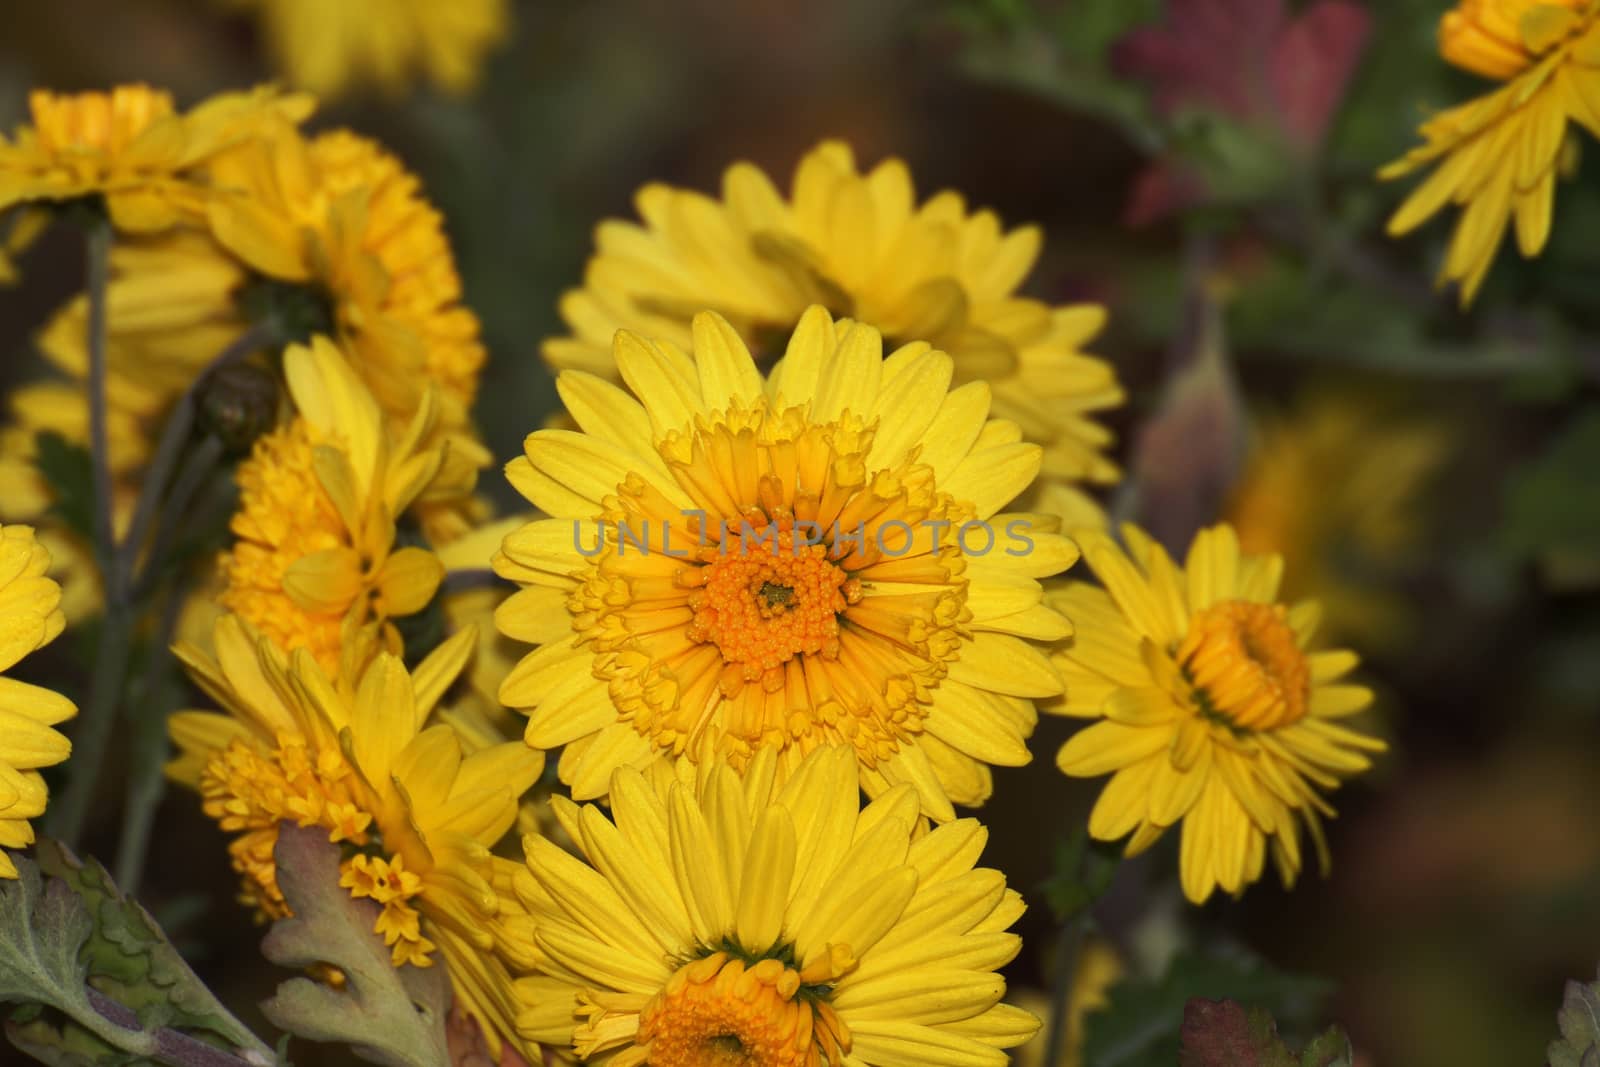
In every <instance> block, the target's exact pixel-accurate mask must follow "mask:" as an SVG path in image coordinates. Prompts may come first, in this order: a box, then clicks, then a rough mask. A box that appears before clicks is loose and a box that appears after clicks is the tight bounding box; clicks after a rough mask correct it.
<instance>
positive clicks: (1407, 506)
mask: <svg viewBox="0 0 1600 1067" xmlns="http://www.w3.org/2000/svg"><path fill="white" fill-rule="evenodd" d="M1373 404H1374V401H1373V398H1372V397H1370V396H1364V395H1361V394H1356V393H1344V392H1338V391H1334V392H1319V393H1315V394H1312V395H1310V396H1308V397H1307V398H1306V399H1305V400H1304V401H1303V402H1302V403H1300V404H1299V405H1298V406H1297V407H1296V408H1295V409H1294V410H1293V411H1291V412H1286V413H1284V414H1283V415H1282V416H1279V417H1275V418H1270V419H1265V420H1263V421H1262V422H1261V423H1260V424H1259V426H1258V427H1257V433H1256V435H1255V440H1254V441H1253V442H1252V444H1251V448H1250V454H1249V458H1248V460H1247V461H1246V464H1245V470H1244V476H1243V477H1242V478H1241V480H1240V482H1239V484H1238V485H1237V486H1236V487H1235V489H1234V492H1233V495H1232V498H1231V500H1230V501H1229V503H1228V506H1227V509H1226V518H1227V520H1228V521H1229V522H1230V523H1232V524H1233V527H1234V529H1235V530H1237V531H1238V534H1239V546H1240V548H1241V549H1242V550H1243V551H1245V552H1248V553H1250V554H1252V555H1268V554H1272V553H1276V554H1279V555H1282V556H1283V557H1284V558H1286V559H1292V560H1294V569H1293V570H1292V571H1289V572H1288V573H1286V574H1285V575H1284V584H1283V595H1284V597H1285V599H1288V600H1299V599H1302V598H1305V597H1312V598H1315V599H1316V600H1317V601H1318V602H1319V603H1320V604H1321V605H1322V608H1323V632H1324V633H1325V634H1327V635H1328V636H1329V637H1330V638H1337V639H1339V640H1341V641H1347V642H1349V643H1351V644H1353V645H1356V646H1357V647H1360V648H1364V649H1378V648H1381V647H1383V646H1384V645H1386V644H1389V643H1391V642H1394V641H1396V640H1401V639H1403V637H1404V635H1405V632H1406V630H1407V624H1408V620H1409V612H1408V610H1407V605H1406V602H1405V599H1404V597H1403V596H1402V595H1401V593H1400V592H1399V591H1398V590H1397V589H1396V588H1395V587H1394V585H1393V579H1394V578H1395V577H1396V574H1397V572H1398V571H1399V570H1400V569H1401V568H1402V567H1403V566H1404V565H1405V564H1406V562H1407V561H1408V559H1409V558H1410V557H1411V556H1412V555H1413V554H1414V553H1415V552H1416V551H1417V550H1418V549H1419V547H1420V542H1421V539H1422V527H1423V522H1424V517H1425V512H1424V510H1423V508H1422V506H1421V501H1420V500H1419V499H1418V498H1419V496H1420V494H1421V493H1422V492H1423V490H1424V489H1425V487H1426V485H1427V482H1428V480H1429V478H1430V477H1431V476H1432V475H1433V474H1434V473H1435V472H1436V471H1437V470H1438V469H1439V466H1440V464H1441V463H1443V461H1444V459H1445V455H1446V453H1447V448H1448V441H1447V438H1446V435H1445V433H1444V432H1443V431H1442V430H1441V429H1440V428H1439V427H1437V426H1433V425H1428V424H1423V423H1419V422H1417V421H1416V420H1414V419H1413V420H1409V421H1402V420H1400V419H1399V418H1396V417H1393V416H1386V415H1384V414H1383V413H1382V412H1381V411H1379V410H1375V408H1374V406H1373Z"/></svg>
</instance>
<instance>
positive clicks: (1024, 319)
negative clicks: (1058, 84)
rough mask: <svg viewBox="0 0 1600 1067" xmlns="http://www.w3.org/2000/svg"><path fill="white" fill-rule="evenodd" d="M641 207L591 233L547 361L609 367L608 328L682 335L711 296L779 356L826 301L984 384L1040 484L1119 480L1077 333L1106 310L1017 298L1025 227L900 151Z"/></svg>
mask: <svg viewBox="0 0 1600 1067" xmlns="http://www.w3.org/2000/svg"><path fill="white" fill-rule="evenodd" d="M636 204H637V206H638V209H639V215H640V218H641V219H642V220H643V223H642V224H635V223H631V222H623V221H620V220H611V221H607V222H604V223H601V225H600V227H599V229H598V230H597V231H596V234H595V243H596V245H597V250H596V253H595V255H594V257H593V258H592V259H590V261H589V265H588V269H587V271H586V274H585V278H584V287H583V288H582V289H577V290H573V291H571V292H568V293H567V294H566V295H565V296H563V297H562V300H561V314H562V317H563V318H564V319H565V320H566V322H567V325H568V327H569V328H570V329H571V331H572V334H571V336H568V337H559V338H552V339H550V340H547V341H546V342H545V344H544V356H545V358H546V359H547V360H548V361H549V362H550V363H551V364H552V365H554V366H556V367H558V368H577V369H581V370H586V371H589V372H591V373H594V374H599V375H603V376H605V377H610V378H615V377H616V376H617V368H616V365H615V363H614V362H613V361H612V359H611V337H612V335H613V334H614V333H615V332H616V331H617V329H618V328H619V327H624V328H627V329H630V330H635V331H637V332H639V333H641V334H643V335H644V336H646V337H656V338H661V339H663V340H668V341H671V342H672V343H674V344H676V345H678V346H679V347H687V345H688V344H689V322H690V318H691V316H692V315H693V314H694V313H695V312H697V311H700V310H702V309H707V308H709V309H711V310H713V311H716V312H718V313H719V314H721V315H723V316H724V317H725V318H726V319H727V320H728V321H729V322H730V323H732V324H733V326H734V328H735V329H737V330H738V331H739V333H740V335H741V336H742V337H743V338H744V339H745V340H746V341H747V342H748V343H749V344H750V345H751V347H752V350H753V351H755V352H756V353H757V355H758V356H764V357H769V358H775V357H776V356H778V355H780V354H781V353H782V350H783V339H784V338H785V337H787V336H788V331H789V329H791V328H792V327H793V325H794V323H795V321H796V320H797V319H798V318H799V317H800V313H801V312H802V311H804V310H805V308H806V307H807V306H808V305H810V304H821V305H823V306H824V307H826V308H828V309H829V310H830V311H831V312H832V313H833V314H835V315H837V316H842V317H849V318H853V319H855V320H857V321H860V322H864V323H866V324H868V325H870V326H874V327H876V328H877V329H878V330H880V331H881V332H882V333H883V335H884V337H885V339H886V340H887V341H889V342H890V343H891V344H892V345H894V346H898V345H903V344H906V343H908V342H912V341H926V342H928V343H929V344H931V345H933V346H934V347H935V348H938V349H940V350H942V351H944V352H948V353H949V354H950V357H951V358H952V359H953V360H954V361H955V379H956V382H957V383H958V384H959V383H963V382H968V381H974V380H978V379H982V380H984V381H986V382H988V384H989V387H990V389H991V391H992V393H993V399H994V410H995V414H996V415H998V416H1000V417H1002V418H1005V419H1009V420H1011V421H1012V422H1015V423H1016V424H1017V425H1019V426H1020V427H1021V428H1022V433H1023V436H1024V437H1025V438H1026V439H1027V440H1030V441H1037V442H1038V443H1039V444H1040V445H1042V446H1043V448H1044V453H1043V459H1042V465H1041V468H1040V480H1039V485H1040V487H1041V488H1044V487H1047V486H1049V485H1051V484H1053V483H1056V482H1065V483H1068V484H1072V483H1078V482H1090V483H1095V484H1109V483H1111V482H1114V481H1116V480H1117V478H1118V477H1119V472H1118V470H1117V467H1116V465H1115V464H1113V463H1112V462H1111V461H1110V460H1109V459H1107V458H1106V456H1105V455H1104V454H1103V450H1104V449H1105V448H1106V447H1107V446H1108V445H1109V444H1110V443H1111V435H1110V433H1109V432H1108V431H1107V430H1106V429H1105V428H1104V427H1103V426H1101V425H1100V424H1099V423H1097V422H1096V421H1094V418H1093V416H1094V414H1095V413H1096V412H1099V411H1102V410H1104V409H1106V408H1112V407H1115V406H1117V405H1119V404H1121V403H1122V398H1123V394H1122V388H1121V386H1120V385H1118V383H1117V379H1116V375H1115V374H1114V373H1113V371H1112V369H1111V367H1110V366H1109V365H1107V364H1106V363H1104V362H1102V361H1101V360H1099V359H1096V358H1094V357H1093V356H1089V355H1086V354H1084V352H1083V351H1082V347H1081V346H1083V345H1084V344H1087V343H1088V342H1089V341H1090V340H1091V339H1092V338H1093V337H1094V336H1095V335H1096V334H1097V333H1099V331H1100V329H1101V327H1102V326H1103V324H1104V323H1105V310H1104V309H1103V308H1100V307H1097V306H1093V305H1072V306H1066V307H1051V306H1049V305H1047V304H1044V303H1042V302H1040V301H1038V300H1031V299H1027V298H1025V297H1021V296H1018V295H1017V288H1018V286H1020V285H1021V284H1022V282H1023V280H1024V279H1025V278H1026V277H1027V275H1028V272H1029V271H1030V270H1031V269H1032V268H1033V265H1034V262H1035V261H1036V260H1037V259H1038V257H1039V250H1040V245H1041V241H1042V238H1041V236H1040V233H1039V230H1038V228H1037V227H1034V226H1024V227H1021V228H1019V229H1015V230H1012V231H1010V232H1006V231H1004V230H1003V229H1002V228H1001V224H1000V220H999V218H998V217H996V215H995V214H994V212H992V211H987V210H983V211H976V212H972V213H969V212H968V210H967V207H966V204H965V202H964V201H963V199H962V197H961V195H960V194H959V193H955V192H951V191H945V192H941V193H938V194H935V195H934V196H933V197H931V198H930V199H928V200H926V201H925V202H923V203H922V204H921V205H920V206H919V205H918V204H917V203H916V194H915V192H914V190H913V188H912V184H911V174H910V172H909V170H908V169H907V168H906V165H905V164H904V163H903V162H901V161H900V160H898V159H888V160H885V161H883V162H882V163H880V164H878V165H877V166H876V167H874V168H873V169H872V170H871V171H869V172H867V173H865V174H863V173H861V172H860V171H859V170H858V169H857V167H856V162H855V158H854V156H853V155H852V153H851V150H850V149H849V147H848V146H846V145H844V144H842V143H840V142H837V141H827V142H824V143H823V144H821V145H819V146H818V147H817V148H815V149H813V150H812V151H811V152H809V153H807V154H806V156H805V158H804V159H802V160H801V161H800V165H799V167H798V168H797V169H796V171H795V176H794V188H793V192H792V195H791V196H790V197H789V198H788V199H785V198H784V197H783V195H782V194H781V193H780V192H779V191H778V190H777V189H776V188H775V187H774V186H773V184H772V182H771V180H770V179H768V178H767V176H766V175H765V174H763V173H762V172H761V171H760V170H758V169H757V168H756V167H755V166H753V165H751V164H749V163H736V164H734V165H733V166H732V167H729V168H728V170H727V172H726V173H725V174H724V175H723V181H722V199H721V200H714V199H712V198H710V197H707V196H704V195H702V194H700V193H695V192H691V191H689V190H685V189H676V188H672V187H670V186H666V185H647V186H645V187H644V188H643V189H641V190H639V193H638V196H637V198H636Z"/></svg>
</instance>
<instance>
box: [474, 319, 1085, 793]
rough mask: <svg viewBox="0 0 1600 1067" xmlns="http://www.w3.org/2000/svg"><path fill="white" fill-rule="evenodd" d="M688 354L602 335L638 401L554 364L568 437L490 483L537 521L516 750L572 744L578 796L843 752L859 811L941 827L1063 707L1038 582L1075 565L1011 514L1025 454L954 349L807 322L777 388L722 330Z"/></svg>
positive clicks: (566, 764) (570, 764) (521, 548)
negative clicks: (846, 750) (504, 485)
mask: <svg viewBox="0 0 1600 1067" xmlns="http://www.w3.org/2000/svg"><path fill="white" fill-rule="evenodd" d="M692 343H693V355H692V356H691V355H688V354H686V353H684V352H683V351H681V350H679V349H678V348H677V347H676V346H675V345H673V344H672V343H671V342H670V341H661V342H658V341H654V340H645V339H643V338H641V337H639V336H637V335H635V334H632V333H629V332H627V331H623V332H621V333H619V334H618V336H617V342H616V360H617V364H618V366H620V368H621V374H622V377H623V379H624V380H625V381H626V382H627V384H628V387H629V390H631V392H630V391H625V390H624V389H622V388H621V387H619V386H616V385H612V384H611V383H609V382H607V381H604V380H603V379H600V378H597V377H595V376H594V375H591V374H586V373H584V372H582V371H566V372H563V373H562V374H561V376H560V377H559V378H558V379H557V382H556V387H557V389H558V390H559V391H560V393H561V395H562V398H563V399H564V400H565V402H566V405H567V408H568V410H569V411H571V412H572V413H573V415H574V417H575V418H576V419H577V420H578V423H579V425H580V426H581V427H582V432H572V431H567V430H540V431H538V432H536V433H533V434H530V435H529V436H528V439H527V441H526V443H525V452H526V455H524V456H521V457H518V458H517V459H515V460H513V461H512V462H511V463H510V464H508V465H507V467H506V475H507V477H508V478H509V479H510V480H511V483H512V484H513V485H514V486H516V488H517V489H518V490H519V491H520V492H521V493H522V494H523V495H524V496H526V497H527V499H528V500H529V501H530V502H531V503H532V504H533V505H534V506H535V507H536V508H538V509H539V510H541V511H543V512H544V513H545V514H547V515H549V516H551V517H550V518H548V519H542V520H536V521H533V522H530V523H528V524H527V525H526V526H525V527H523V528H522V529H520V530H518V531H517V532H516V533H513V534H512V535H511V536H509V537H507V538H506V540H505V545H504V548H503V549H502V551H501V553H500V554H499V555H497V556H496V558H495V568H496V570H497V571H498V572H499V573H500V575H501V576H502V577H505V578H509V579H512V580H514V581H516V582H518V583H519V584H521V585H522V586H523V587H524V588H523V589H522V590H521V591H520V592H518V593H517V594H516V595H514V596H513V597H512V598H511V599H509V600H507V601H506V603H505V605H504V606H503V607H502V608H501V609H500V611H499V612H498V613H497V619H498V621H499V625H500V629H501V631H502V632H504V633H505V634H507V635H508V636H510V637H513V638H515V639H517V640H519V641H525V642H528V643H531V644H535V645H538V646H539V647H538V648H537V649H535V650H534V651H532V652H530V653H529V654H528V655H527V656H526V657H524V658H523V660H522V661H521V662H520V663H519V664H518V665H517V667H516V668H515V669H514V670H513V671H512V672H511V674H510V676H509V677H507V679H506V680H505V684H504V685H503V686H502V687H501V689H500V697H501V700H502V701H503V702H504V703H506V704H507V705H509V706H511V707H514V708H518V709H523V710H524V711H525V714H527V715H528V726H527V732H526V734H525V737H526V739H527V741H528V743H529V744H530V745H533V746H535V747H537V748H543V749H551V748H556V747H558V746H564V751H563V753H562V757H561V762H560V764H559V765H558V771H559V773H560V775H561V780H562V781H564V782H566V783H567V784H569V785H570V786H572V791H573V796H574V797H575V798H577V799H579V800H588V799H592V798H595V797H599V796H602V795H604V792H605V790H606V788H607V786H608V785H609V783H610V781H611V772H612V770H614V769H615V768H616V767H619V766H633V767H640V768H644V767H649V766H650V765H651V764H653V763H657V762H663V761H665V762H676V763H677V764H678V765H679V770H680V771H681V772H683V773H690V772H691V771H692V764H693V763H694V762H695V761H698V760H701V759H704V758H708V757H707V754H708V753H715V754H716V756H717V757H718V758H724V757H726V758H728V759H731V760H732V761H733V762H734V763H735V765H737V766H740V767H742V766H743V765H744V764H745V763H746V762H747V761H748V760H750V759H752V758H753V757H754V756H755V754H756V753H757V752H759V751H761V750H762V749H764V748H777V749H778V750H779V752H780V753H781V758H780V759H779V760H778V764H777V766H778V770H779V773H780V774H788V773H789V772H790V771H792V770H793V769H794V768H795V767H796V766H797V765H798V764H799V763H800V761H801V760H802V759H804V757H805V756H806V754H807V753H809V752H811V751H812V750H813V749H815V748H817V747H819V746H825V745H831V744H839V743H847V744H849V745H851V746H852V747H853V749H854V750H855V751H856V752H857V754H858V755H859V757H860V759H861V768H862V769H861V781H862V783H863V784H864V785H865V787H866V788H867V790H868V792H869V793H871V794H873V795H877V794H879V793H882V792H884V791H886V790H888V789H889V788H890V787H892V786H894V785H895V784H897V783H902V782H910V783H912V784H914V785H915V786H916V788H917V791H918V794H919V795H920V796H921V798H922V802H923V804H924V806H925V811H926V812H927V814H928V815H929V816H931V817H932V818H934V819H935V820H937V821H940V822H944V821H948V820H950V819H953V818H955V809H954V807H953V806H952V805H953V804H966V805H978V804H981V803H983V802H984V800H986V799H987V798H988V796H989V794H990V792H991V791H992V788H993V786H992V779H991V775H990V767H991V766H992V765H999V766H1020V765H1021V764H1024V763H1027V762H1028V761H1029V760H1030V759H1031V758H1032V757H1031V754H1030V753H1029V752H1028V748H1027V745H1026V744H1025V739H1026V738H1027V737H1028V736H1029V735H1030V734H1031V733H1032V732H1033V728H1034V725H1035V723H1036V721H1037V715H1036V713H1035V710H1034V706H1033V698H1035V697H1047V696H1052V695H1054V694H1057V693H1059V692H1060V685H1061V680H1060V678H1059V677H1058V676H1057V674H1056V672H1055V670H1054V669H1053V668H1052V667H1051V665H1050V663H1049V661H1048V659H1047V658H1046V656H1045V654H1044V651H1043V648H1042V642H1050V641H1056V640H1059V639H1061V638H1063V637H1065V636H1066V635H1067V633H1068V627H1067V624H1066V622H1065V620H1064V619H1062V618H1061V617H1060V616H1059V615H1058V614H1056V613H1055V612H1053V611H1051V610H1050V609H1048V608H1047V607H1045V606H1043V605H1042V604H1041V603H1040V597H1041V588H1040V586H1039V584H1038V582H1037V579H1040V578H1044V577H1047V576H1050V575H1054V574H1057V573H1059V572H1061V571H1062V570H1065V569H1066V568H1067V567H1069V566H1070V565H1071V564H1072V563H1073V562H1074V561H1075V560H1076V558H1077V550H1076V548H1075V547H1074V546H1073V544H1072V542H1071V541H1069V540H1068V539H1067V538H1065V537H1063V536H1061V534H1060V533H1059V532H1057V529H1056V527H1057V526H1058V525H1059V524H1058V523H1057V522H1056V520H1054V519H1053V518H1047V517H1044V516H1039V515H1034V514H1028V513H1022V512H1003V511H1002V510H1001V509H1002V508H1004V507H1005V506H1006V505H1007V504H1009V503H1010V502H1011V501H1012V500H1013V499H1014V498H1016V497H1017V496H1018V495H1019V494H1021V493H1023V492H1024V491H1025V490H1026V489H1027V488H1028V487H1029V485H1030V484H1031V483H1032V481H1033V479H1034V477H1035V476H1036V474H1037V473H1038V470H1039V462H1040V458H1039V457H1040V451H1041V450H1040V448H1039V447H1038V446H1037V445H1033V444H1029V443H1027V442H1025V441H1023V440H1022V439H1021V431H1020V430H1019V429H1018V427H1017V426H1016V424H1015V423H1011V422H1008V421H1007V420H1005V419H997V418H991V417H990V411H989V391H988V389H987V387H986V386H985V385H984V383H982V382H972V383H969V384H967V385H964V386H960V387H958V388H955V389H951V388H950V376H951V369H952V368H951V359H950V357H949V356H947V355H945V354H944V353H943V352H938V351H934V350H932V349H930V348H929V347H928V346H927V345H926V344H909V345H906V346H904V347H902V348H901V349H900V350H899V351H897V352H895V353H894V354H892V355H890V356H889V357H888V358H887V359H885V358H884V357H883V355H882V338H881V336H880V335H879V333H878V331H877V330H875V329H873V328H872V327H870V326H867V325H865V324H862V323H852V322H849V321H845V320H841V321H840V322H838V323H835V322H834V321H833V320H832V318H831V317H830V316H829V315H828V313H827V311H825V310H824V309H823V308H821V307H812V308H811V309H809V310H808V311H806V312H805V313H804V315H803V316H802V318H801V319H800V322H799V324H798V325H796V326H794V327H793V328H792V330H791V337H790V340H789V345H788V349H787V353H786V355H785V356H784V358H783V359H782V360H781V361H780V362H779V363H778V364H777V366H776V367H774V369H773V371H772V373H771V375H770V376H766V377H764V376H763V375H762V374H761V373H760V371H758V370H757V369H756V365H755V362H754V360H753V359H752V358H751V355H750V353H749V351H748V350H747V349H746V348H745V344H744V342H743V341H742V340H741V339H740V337H739V335H738V334H737V333H735V332H734V330H733V328H732V327H731V326H730V325H729V324H728V322H727V321H726V320H724V319H722V318H721V317H720V316H718V315H716V314H713V313H711V312H704V313H702V314H700V315H697V316H695V318H694V324H693V327H692ZM623 531H627V532H628V535H629V536H631V537H632V538H633V539H634V541H633V544H631V545H630V544H629V543H628V542H627V541H624V540H622V539H621V538H622V536H623ZM641 536H642V537H644V538H645V539H646V540H647V543H648V546H649V547H648V548H641V547H640V544H639V541H638V539H639V538H640V537H641ZM597 539H599V540H598V543H597ZM597 678H598V679H601V680H602V681H603V683H604V684H603V685H596V684H595V680H596V679H597Z"/></svg>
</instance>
